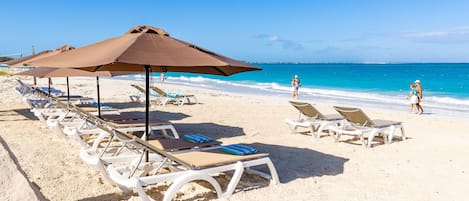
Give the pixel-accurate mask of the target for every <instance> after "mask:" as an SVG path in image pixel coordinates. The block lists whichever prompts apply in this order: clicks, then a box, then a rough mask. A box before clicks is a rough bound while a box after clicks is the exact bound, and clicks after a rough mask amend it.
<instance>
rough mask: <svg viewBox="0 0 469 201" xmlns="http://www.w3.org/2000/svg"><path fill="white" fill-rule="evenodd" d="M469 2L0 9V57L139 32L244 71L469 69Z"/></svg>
mask: <svg viewBox="0 0 469 201" xmlns="http://www.w3.org/2000/svg"><path fill="white" fill-rule="evenodd" d="M468 10H469V1H452V0H446V1H445V0H441V1H420V0H413V1H408V0H394V1H380V0H367V1H366V0H342V1H340V0H322V1H320V0H318V1H298V0H289V1H286V0H285V1H276V0H257V1H256V0H236V1H234V0H233V1H223V0H197V1H189V0H186V1H181V0H172V1H159V0H152V1H151V0H149V1H138V0H135V1H124V0H113V1H111V0H109V1H106V0H103V1H91V0H90V1H88V0H80V1H49V0H42V1H21V0H10V1H8V0H7V1H3V2H2V7H1V11H0V19H1V26H0V27H1V28H0V29H1V30H2V31H1V34H0V36H1V37H0V55H5V54H12V53H18V52H19V53H22V54H23V55H29V54H30V53H31V46H32V45H35V47H36V50H37V51H40V50H47V49H55V48H57V47H59V46H61V45H63V44H70V45H72V46H75V47H81V46H84V45H87V44H91V43H95V42H98V41H101V40H104V39H107V38H110V37H115V36H119V35H122V34H123V33H125V32H126V31H127V30H128V29H130V28H131V27H134V26H137V25H144V24H145V25H152V26H156V27H161V28H163V29H165V30H166V31H167V32H168V33H170V35H171V36H173V37H176V38H178V39H181V40H184V41H187V42H191V43H194V44H196V45H199V46H201V47H204V48H206V49H209V50H212V51H215V52H217V53H220V54H223V55H226V56H229V57H232V58H235V59H238V60H244V61H250V62H469V12H468Z"/></svg>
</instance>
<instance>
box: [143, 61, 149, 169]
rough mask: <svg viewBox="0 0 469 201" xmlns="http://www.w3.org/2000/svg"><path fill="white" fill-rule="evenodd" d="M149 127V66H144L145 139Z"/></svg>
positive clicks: (146, 158)
mask: <svg viewBox="0 0 469 201" xmlns="http://www.w3.org/2000/svg"><path fill="white" fill-rule="evenodd" d="M149 126H150V65H145V138H144V140H147V139H148V136H149V135H150V133H149V130H150V129H149ZM148 155H149V154H148V151H146V152H145V162H148V161H149V157H148Z"/></svg>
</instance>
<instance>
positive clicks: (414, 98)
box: [407, 83, 419, 113]
mask: <svg viewBox="0 0 469 201" xmlns="http://www.w3.org/2000/svg"><path fill="white" fill-rule="evenodd" d="M417 94H418V92H417V87H416V86H415V83H411V84H410V93H409V96H407V99H409V103H410V110H409V113H413V112H414V108H415V110H417V113H418V112H419V109H418V107H417V103H418V95H417Z"/></svg>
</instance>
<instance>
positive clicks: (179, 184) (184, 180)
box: [137, 164, 242, 201]
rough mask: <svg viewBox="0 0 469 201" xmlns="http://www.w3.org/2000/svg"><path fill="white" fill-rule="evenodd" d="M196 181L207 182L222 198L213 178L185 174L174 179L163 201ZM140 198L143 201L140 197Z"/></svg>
mask: <svg viewBox="0 0 469 201" xmlns="http://www.w3.org/2000/svg"><path fill="white" fill-rule="evenodd" d="M241 165H242V164H241ZM197 180H203V181H207V182H208V183H210V184H211V185H212V186H213V187H214V188H215V191H216V192H217V196H218V198H221V197H222V190H221V186H220V184H218V182H217V181H216V180H215V179H214V178H213V177H211V176H210V175H207V174H200V173H195V174H187V175H184V176H181V177H179V178H178V179H176V180H175V181H174V182H173V184H172V185H171V186H170V187H169V188H168V190H167V191H166V193H165V194H164V198H163V201H171V199H172V198H173V197H174V195H175V194H176V193H177V191H178V190H179V189H180V188H181V187H182V186H183V185H184V184H187V183H189V182H191V181H197ZM137 189H138V188H137ZM142 190H143V188H142ZM143 193H144V194H145V191H143ZM139 195H140V192H139ZM144 196H145V197H147V198H148V196H147V195H146V194H145V195H144ZM140 197H141V198H142V200H143V197H142V195H140Z"/></svg>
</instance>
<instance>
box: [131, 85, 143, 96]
mask: <svg viewBox="0 0 469 201" xmlns="http://www.w3.org/2000/svg"><path fill="white" fill-rule="evenodd" d="M130 86H132V87H134V88H136V89H137V90H138V91H140V92H142V93H143V94H145V89H144V88H143V87H141V86H139V85H136V84H131V85H130Z"/></svg>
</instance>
